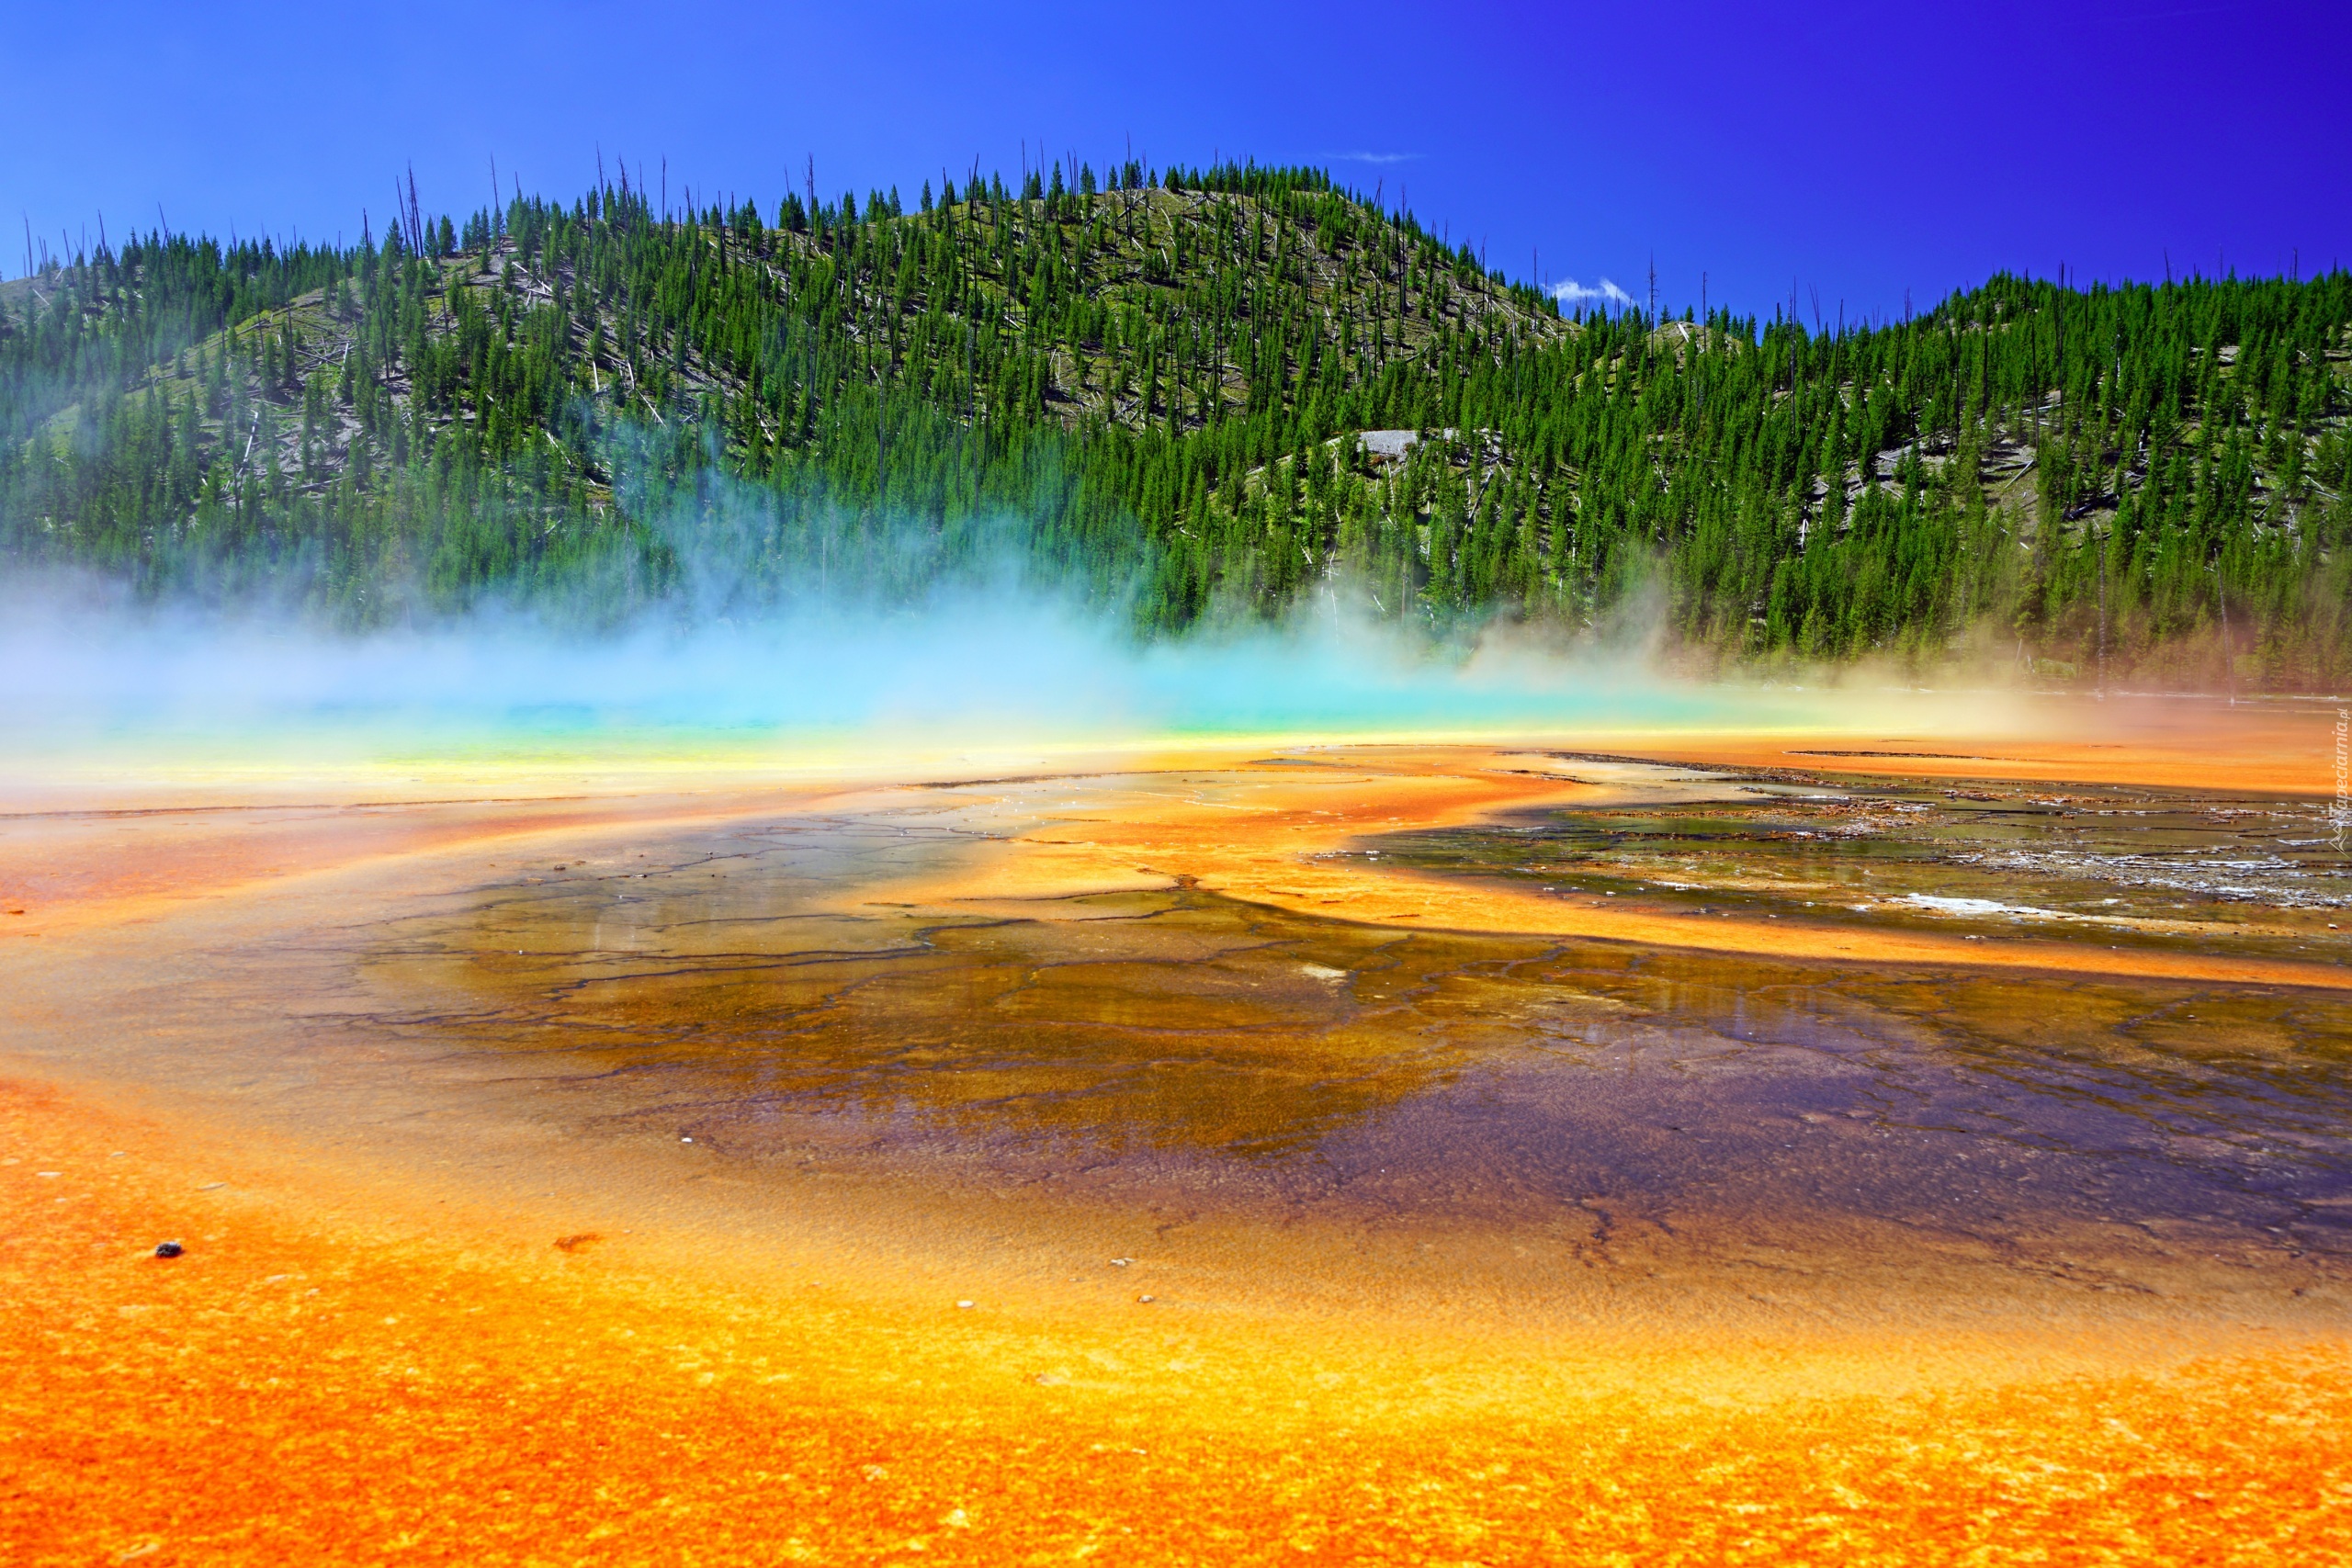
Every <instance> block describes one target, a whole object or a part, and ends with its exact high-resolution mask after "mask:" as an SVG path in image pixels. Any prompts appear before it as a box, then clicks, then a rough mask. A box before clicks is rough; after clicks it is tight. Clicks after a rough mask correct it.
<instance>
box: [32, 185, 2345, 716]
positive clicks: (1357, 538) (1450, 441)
mask: <svg viewBox="0 0 2352 1568" xmlns="http://www.w3.org/2000/svg"><path fill="white" fill-rule="evenodd" d="M403 205H404V207H405V210H404V211H403V212H401V214H400V215H399V216H398V218H397V219H396V220H395V221H394V222H393V223H392V224H390V225H389V226H388V229H387V231H386V232H385V233H384V235H383V237H382V238H381V240H380V242H379V241H378V240H377V239H376V238H375V236H374V235H372V234H370V235H369V236H368V238H367V239H366V240H365V241H364V242H363V243H359V244H357V245H356V246H354V247H352V248H350V249H348V250H336V249H333V248H329V249H320V248H316V247H312V246H307V245H306V246H298V247H296V248H295V249H292V250H281V249H278V248H276V247H274V246H273V245H271V244H270V243H266V242H264V243H243V244H239V245H235V246H230V247H224V246H222V245H220V243H216V242H213V241H209V240H201V239H192V238H189V237H187V236H184V235H165V234H161V233H151V234H148V235H145V236H143V237H139V238H134V239H131V240H129V241H126V242H124V243H121V244H119V246H116V247H107V246H103V245H102V246H100V247H98V248H97V249H96V250H95V251H93V252H91V253H89V254H81V255H76V256H74V257H72V258H70V259H69V260H68V261H66V262H64V263H62V264H57V265H49V266H47V267H45V268H44V269H43V270H42V271H40V273H38V274H37V275H36V276H32V277H30V278H27V279H22V280H19V281H17V282H12V283H8V284H6V285H0V550H5V552H6V554H7V555H8V556H9V557H10V558H13V559H14V560H16V561H17V562H19V563H32V564H42V563H47V564H74V565H80V566H86V567H96V568H97V569H100V570H106V571H109V572H114V573H119V574H121V575H124V576H126V577H129V578H130V579H132V580H134V581H137V582H138V583H140V584H141V585H142V587H144V588H146V589H147V590H150V591H153V592H187V591H192V592H201V593H207V594H215V595H224V596H225V595H235V594H239V593H248V592H250V593H264V594H269V595H274V596H277V597H278V598H280V599H286V598H292V599H295V600H298V601H299V602H300V603H302V604H306V605H308V606H309V607H310V608H311V609H312V610H313V611H315V612H316V613H318V614H320V615H324V616H327V617H331V618H332V619H334V620H336V621H338V622H341V623H344V624H348V625H355V626H367V625H373V624H380V623H383V622H385V621H388V620H394V619H405V618H414V617H416V616H418V615H428V614H432V613H435V612H439V611H446V610H450V609H456V608H461V607H463V606H464V605H466V604H469V603H471V602H473V601H475V600H477V599H479V598H481V596H483V595H485V594H497V595H502V596H508V597H518V598H531V597H539V598H543V599H545V600H546V601H547V602H548V603H550V604H556V603H560V604H563V605H564V606H566V608H567V613H576V614H586V615H592V616H597V617H605V618H612V617H620V616H626V615H630V614H632V613H635V612H636V611H638V610H640V609H642V608H643V607H645V606H646V605H648V604H658V603H661V602H663V601H665V600H666V601H672V602H687V601H692V602H694V604H698V605H699V606H700V607H701V608H704V609H712V610H716V609H721V608H725V607H726V605H727V604H729V603H731V602H732V601H733V600H735V599H739V598H741V597H743V596H752V597H755V598H766V597H788V596H790V595H792V594H794V593H797V592H831V593H842V592H851V593H856V594H861V595H870V596H873V597H875V598H878V599H881V600H884V601H890V600H896V599H899V598H903V597H905V596H907V595H909V594H910V593H912V592H917V591H919V590H920V589H922V587H923V586H925V585H926V584H928V583H930V582H932V581H935V580H937V579H939V578H940V577H941V576H943V575H945V574H952V573H954V572H956V571H958V570H965V569H967V568H970V569H972V570H978V568H979V566H980V565H981V564H982V563H983V561H984V560H985V559H988V558H994V557H995V556H997V555H999V554H1001V552H1003V551H1004V550H1006V549H1007V548H1010V549H1011V550H1012V552H1013V553H1014V555H1015V556H1017V557H1018V558H1020V559H1022V560H1023V561H1025V562H1026V563H1027V566H1028V567H1029V569H1030V570H1032V571H1033V572H1035V573H1039V574H1044V575H1048V576H1051V577H1053V578H1055V579H1057V580H1058V581H1063V582H1065V583H1069V584H1073V585H1076V587H1077V588H1078V589H1079V590H1080V591H1082V592H1089V593H1091V594H1094V595H1097V596H1099V597H1101V598H1103V600H1105V601H1106V602H1111V603H1114V604H1117V605H1118V606H1119V607H1120V608H1121V609H1122V611H1123V612H1124V613H1127V614H1131V615H1133V616H1134V617H1135V618H1136V621H1137V623H1138V625H1139V626H1143V627H1145V628H1147V629H1149V630H1154V631H1160V632H1170V633H1173V632H1179V631H1182V629H1183V628H1185V627H1188V626H1194V625H1197V624H1200V623H1203V622H1204V621H1216V620H1221V619H1226V618H1231V617H1240V616H1258V615H1279V614H1281V613H1282V612H1283V610H1284V609H1285V608H1286V607H1287V606H1290V605H1292V604H1297V603H1299V602H1301V601H1302V600H1306V599H1309V598H1312V599H1313V600H1314V602H1315V603H1316V604H1318V605H1321V604H1326V603H1327V602H1328V603H1329V604H1331V605H1333V606H1337V605H1338V604H1343V603H1345V604H1354V605H1356V606H1359V607H1360V608H1361V609H1362V611H1363V613H1364V614H1367V615H1374V616H1379V617H1386V618H1390V619H1395V620H1399V621H1404V622H1408V623H1411V624H1413V625H1416V626H1422V627H1426V628H1430V629H1432V630H1434V631H1436V632H1437V633H1439V634H1441V635H1443V634H1446V633H1448V632H1450V631H1452V630H1454V629H1458V628H1462V627H1464V626H1471V625H1475V624H1476V623H1477V622H1478V621H1480V620H1482V619H1485V618H1487V617H1495V616H1501V617H1510V618H1517V619H1523V620H1526V621H1530V622H1534V623H1539V624H1548V625H1551V626H1557V627H1559V628H1562V629H1563V630H1564V631H1566V632H1568V633H1571V634H1579V633H1584V632H1588V631H1597V632H1601V633H1606V632H1608V631H1610V630H1611V629H1612V628H1617V627H1623V626H1631V625H1635V624H1642V625H1647V624H1651V623H1653V622H1662V623H1663V625H1664V626H1665V628H1666V630H1667V633H1668V641H1669V646H1670V647H1671V648H1672V649H1675V650H1677V651H1678V652H1679V656H1681V657H1683V658H1685V659H1686V660H1692V661H1701V662H1704V661H1716V660H1737V661H1741V662H1745V663H1748V664H1759V663H1762V664H1770V663H1771V662H1773V661H1776V660H1847V659H1854V658H1860V657H1867V656H1873V655H1875V656H1880V657H1886V658H1892V659H1894V660H1901V661H1903V662H1905V663H1908V664H1912V665H1916V666H1918V667H1921V668H1923V669H1933V668H1935V667H1939V666H1942V665H1945V664H1946V663H1948V662H1949V661H1951V660H1976V661H1982V660H1985V659H1988V658H1992V659H1997V660H2006V661H2009V662H2012V663H2015V664H2017V665H2018V666H2020V667H2023V668H2026V669H2028V670H2030V671H2031V672H2032V673H2033V674H2034V675H2035V676H2036V677H2038V678H2041V679H2045V680H2047V679H2055V680H2075V681H2081V682H2091V681H2095V680H2105V681H2123V680H2130V681H2132V682H2142V683H2153V682H2171V683H2183V682H2199V683H2205V684H2211V685H2219V684H2220V683H2222V682H2223V681H2225V680H2227V681H2234V682H2239V683H2241V684H2263V685H2267V686H2270V687H2273V688H2281V689H2296V688H2300V689H2312V688H2336V689H2340V688H2342V687H2343V686H2345V685H2346V684H2352V616H2348V615H2347V604H2346V600H2347V591H2348V590H2352V550H2348V549H2347V548H2346V547H2347V544H2352V538H2347V536H2352V503H2347V502H2346V480H2347V456H2348V454H2352V448H2347V435H2346V414H2347V412H2352V387H2347V364H2346V351H2347V346H2352V344H2348V342H2347V327H2352V275H2346V274H2345V273H2343V272H2340V271H2339V272H2333V273H2330V274H2328V275H2327V276H2323V277H2319V278H2316V279H2312V280H2310V281H2290V280H2286V279H2275V278H2274V279H2261V280H2242V279H2235V278H2232V279H2226V280H2211V279H2191V280H2188V281H2183V282H2169V283H2166V284H2165V285H2162V286H2159V287H2126V288H2105V287H2098V288H2091V289H2089V290H2087V291H2083V290H2074V289H2067V288H2060V287H2057V286H2055V285H2053V284H2052V283H2049V282H2046V281H2042V282H2036V281H2027V280H2024V279H2020V278H2015V277H2001V278H1996V279H1995V280H1994V281H1992V282H1990V283H1988V284H1986V285H1985V287H1983V288H1977V289H1973V290H1971V291H1969V292H1966V293H1963V294H1960V295H1956V296H1954V297H1953V298H1951V299H1948V300H1946V301H1945V302H1943V303H1942V304H1941V305H1939V306H1938V307H1937V308H1935V309H1934V310H1929V311H1928V312H1927V313H1925V314H1923V315H1920V316H1918V317H1917V318H1916V319H1913V320H1910V321H1905V322H1901V323H1889V324H1877V325H1857V326H1852V327H1847V328H1843V329H1841V330H1835V331H1824V330H1822V329H1823V323H1821V322H1820V321H1814V322H1813V323H1812V324H1811V326H1810V327H1808V325H1807V324H1806V323H1805V322H1804V321H1799V320H1796V319H1794V317H1793V314H1792V313H1789V312H1782V313H1776V314H1775V316H1774V317H1773V318H1772V319H1770V320H1769V321H1759V320H1756V319H1741V318H1735V317H1733V316H1731V315H1729V314H1728V313H1726V312H1724V311H1717V312H1715V313H1714V314H1713V316H1712V317H1711V318H1710V319H1708V320H1705V321H1698V320H1694V319H1692V317H1691V315H1690V314H1689V313H1688V312H1686V313H1685V314H1684V316H1683V317H1682V318H1681V319H1679V320H1674V319H1662V320H1661V319H1654V318H1653V317H1651V316H1650V315H1649V314H1647V313H1645V312H1644V311H1641V310H1626V311H1624V312H1623V313H1622V314H1618V315H1613V316H1584V317H1578V318H1567V317H1564V316H1563V315H1562V314H1561V313H1560V311H1559V310H1558V309H1557V308H1556V307H1555V304H1554V303H1553V301H1551V300H1550V299H1546V298H1544V296H1543V295H1541V294H1540V293H1538V292H1537V291H1535V290H1533V289H1532V288H1528V287H1525V286H1523V285H1515V284H1511V283H1510V282H1508V281H1506V280H1505V279H1504V277H1503V276H1502V275H1501V274H1500V273H1499V272H1490V271H1488V270H1487V269H1486V268H1485V267H1484V265H1482V258H1480V257H1479V256H1478V255H1476V254H1475V253H1474V252H1472V251H1471V250H1469V249H1468V248H1466V247H1453V248H1449V247H1448V246H1447V245H1446V244H1445V243H1442V241H1441V240H1440V239H1439V238H1438V237H1436V236H1434V235H1432V234H1430V232H1428V231H1425V230H1424V229H1422V228H1421V227H1420V226H1419V224H1418V223H1417V222H1416V221H1414V220H1411V219H1410V218H1409V217H1405V216H1401V215H1398V214H1396V213H1392V212H1386V211H1383V210H1381V209H1376V208H1375V207H1374V206H1373V205H1371V204H1369V203H1367V202H1366V201H1364V200H1363V199H1362V198H1360V197H1355V196H1352V195H1351V194H1349V193H1346V192H1344V191H1341V190H1340V189H1339V188H1338V187H1336V186H1333V185H1332V183H1331V182H1330V180H1329V178H1328V176H1326V175H1323V174H1321V173H1320V172H1317V171H1314V170H1307V169H1260V168H1255V167H1233V166H1227V167H1221V168H1217V169H1213V170H1205V171H1204V170H1170V171H1166V172H1164V173H1158V172H1152V173H1148V172H1147V171H1145V170H1142V169H1140V168H1138V167H1136V166H1135V165H1133V164H1128V165H1126V166H1125V167H1123V168H1119V169H1116V170H1114V171H1113V172H1112V173H1111V175H1109V177H1107V178H1106V179H1103V180H1102V181H1100V182H1098V180H1097V178H1096V176H1095V175H1094V174H1093V172H1092V171H1091V170H1089V169H1085V168H1069V169H1060V168H1057V169H1056V170H1054V171H1052V172H1051V173H1050V174H1048V175H1044V176H1042V177H1041V176H1036V175H1033V176H1030V177H1029V178H1028V179H1027V180H1026V181H1025V188H1023V189H1008V188H1007V187H1006V186H1004V185H1003V184H1002V183H1001V181H1000V180H998V179H995V178H989V179H986V180H975V181H969V182H967V184H966V185H965V186H964V187H963V188H960V189H959V188H956V186H953V185H948V186H944V188H942V189H940V190H937V191H933V189H932V188H931V187H930V186H928V185H926V186H924V187H923V188H922V192H921V194H920V196H919V197H917V199H915V200H914V201H912V202H907V203H902V202H901V200H900V198H899V196H898V194H897V193H896V192H892V193H888V194H881V193H874V194H869V195H868V196H867V197H865V198H864V199H863V200H858V199H855V198H854V197H847V196H844V197H841V198H840V199H838V200H835V201H829V202H820V201H819V200H818V199H816V193H815V192H814V190H813V189H811V190H809V191H807V192H805V193H800V192H796V193H793V194H791V195H787V196H786V197H785V198H784V199H783V200H782V201H781V202H780V203H778V204H777V205H775V206H774V207H771V208H765V209H762V208H759V207H756V206H754V205H752V204H750V203H742V204H739V205H736V206H734V207H732V208H731V209H728V208H724V207H720V206H711V205H708V204H699V203H694V202H691V201H690V202H689V204H688V206H687V208H686V209H685V210H684V212H682V213H681V212H674V211H673V212H671V213H668V214H666V215H665V214H664V213H663V212H662V210H661V203H660V202H659V201H658V200H649V199H648V197H647V196H646V193H644V192H642V191H640V190H636V189H632V188H630V186H628V183H627V182H626V181H625V180H624V181H622V182H619V183H616V184H611V185H606V186H601V187H600V188H598V189H596V190H594V191H591V192H589V193H588V194H587V195H586V196H585V197H583V198H582V199H580V200H578V201H574V202H571V203H570V204H569V205H565V204H560V203H553V202H548V201H546V200H542V199H537V198H526V197H521V196H519V195H518V196H517V197H516V198H515V200H514V201H512V202H511V203H509V204H508V205H507V206H506V208H505V209H503V210H502V211H495V212H492V211H489V210H482V211H477V212H476V213H474V214H473V215H471V216H470V217H468V218H465V219H464V220H455V219H452V218H447V217H443V218H433V217H428V216H427V214H426V213H425V212H424V209H423V208H422V206H421V204H419V203H418V202H416V200H415V199H414V195H413V184H412V186H411V187H410V194H409V196H408V197H407V199H406V200H405V201H404V203H403ZM714 561H717V562H720V563H723V567H724V570H707V568H708V567H709V566H710V563H711V562H714Z"/></svg>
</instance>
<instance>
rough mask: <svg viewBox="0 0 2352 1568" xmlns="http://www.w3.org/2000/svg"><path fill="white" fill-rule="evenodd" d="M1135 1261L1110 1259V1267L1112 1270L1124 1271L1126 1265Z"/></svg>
mask: <svg viewBox="0 0 2352 1568" xmlns="http://www.w3.org/2000/svg"><path fill="white" fill-rule="evenodd" d="M1134 1261H1135V1259H1134V1258H1113V1259H1111V1267H1112V1268H1114V1269H1125V1267H1126V1266H1127V1265H1128V1264H1130V1263H1133V1262H1134Z"/></svg>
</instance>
